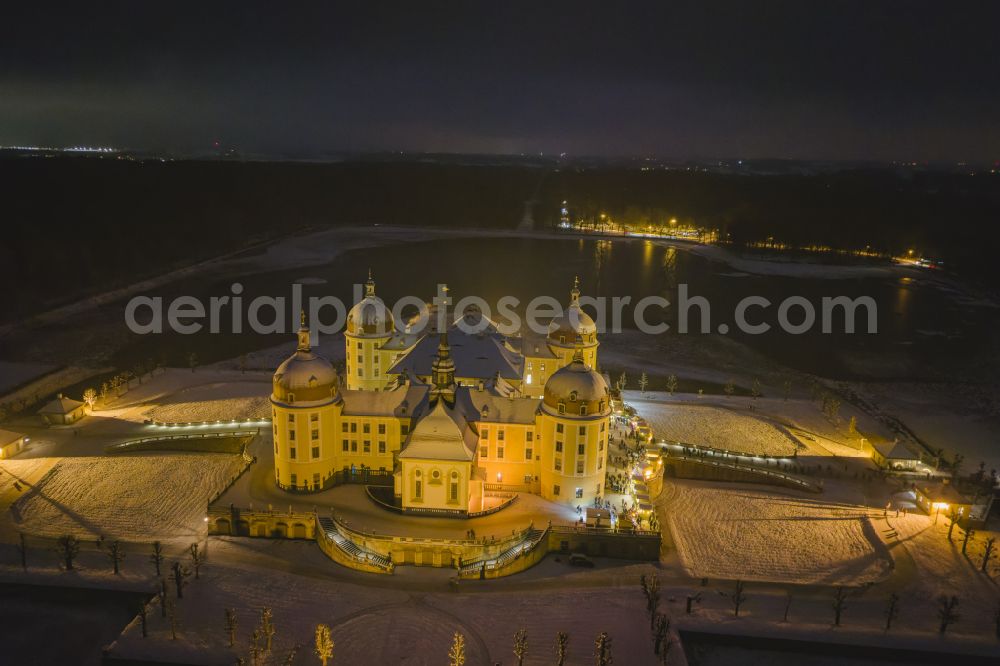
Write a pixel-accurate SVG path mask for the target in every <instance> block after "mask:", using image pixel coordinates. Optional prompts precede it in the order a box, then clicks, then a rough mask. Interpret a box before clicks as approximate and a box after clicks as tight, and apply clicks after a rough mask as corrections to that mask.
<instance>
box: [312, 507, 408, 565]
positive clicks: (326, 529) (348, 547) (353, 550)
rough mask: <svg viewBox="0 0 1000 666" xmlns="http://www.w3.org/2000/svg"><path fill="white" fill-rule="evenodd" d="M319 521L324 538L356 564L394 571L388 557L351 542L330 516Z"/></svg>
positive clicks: (321, 517) (320, 518)
mask: <svg viewBox="0 0 1000 666" xmlns="http://www.w3.org/2000/svg"><path fill="white" fill-rule="evenodd" d="M317 521H318V523H319V529H320V532H321V533H322V537H325V538H326V540H327V541H328V542H329V543H332V544H333V545H334V546H336V547H337V548H338V549H339V550H340V551H342V552H343V553H344V554H345V555H346V556H347V557H348V558H350V559H351V560H354V561H355V562H359V563H362V564H367V565H369V566H372V567H375V568H378V569H381V570H383V571H392V568H393V564H392V561H390V560H389V558H388V557H386V556H385V555H380V554H378V553H373V552H371V551H369V550H365V549H364V548H362V547H361V546H359V545H358V544H356V543H354V542H353V541H351V540H350V539H349V538H347V537H346V536H344V534H343V533H342V532H341V531H340V529H339V528H338V527H337V523H336V522H334V520H333V519H332V518H330V517H329V516H320V517H319V518H318V519H317ZM322 537H321V538H322Z"/></svg>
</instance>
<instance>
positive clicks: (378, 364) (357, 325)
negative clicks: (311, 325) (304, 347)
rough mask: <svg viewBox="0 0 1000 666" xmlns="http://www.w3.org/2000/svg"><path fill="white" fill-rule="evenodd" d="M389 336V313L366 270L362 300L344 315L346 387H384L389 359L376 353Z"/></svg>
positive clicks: (390, 331) (370, 388)
mask: <svg viewBox="0 0 1000 666" xmlns="http://www.w3.org/2000/svg"><path fill="white" fill-rule="evenodd" d="M392 333H393V321H392V313H391V312H390V311H389V308H387V307H386V305H385V303H383V302H382V299H381V298H379V297H378V296H376V295H375V280H374V279H372V274H371V271H369V272H368V281H367V282H365V297H364V298H362V299H361V300H360V301H358V302H357V303H356V304H355V305H354V307H352V308H351V310H350V311H349V312H348V313H347V327H346V328H345V329H344V344H345V347H346V349H345V352H346V357H345V358H346V363H347V366H346V373H347V376H346V377H345V381H346V383H347V388H349V389H352V390H359V389H360V390H366V391H378V390H380V389H382V388H384V387H385V385H386V381H387V378H386V374H385V373H386V371H387V370H388V369H389V367H388V366H389V361H390V356H389V355H387V354H383V353H379V350H380V349H381V348H382V345H384V344H385V343H386V342H387V341H388V340H389V338H391V337H392Z"/></svg>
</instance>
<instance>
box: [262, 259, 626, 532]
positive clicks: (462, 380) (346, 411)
mask: <svg viewBox="0 0 1000 666" xmlns="http://www.w3.org/2000/svg"><path fill="white" fill-rule="evenodd" d="M579 299H580V291H579V287H578V285H574V287H573V290H572V292H571V295H570V303H569V306H568V307H567V308H566V309H565V311H564V312H563V314H562V315H561V316H559V317H556V318H554V319H553V320H552V322H551V323H550V324H549V327H548V333H547V335H546V336H544V337H541V336H538V337H535V336H533V334H531V333H523V332H522V333H519V334H516V335H504V334H502V333H501V332H500V330H499V329H498V327H497V326H496V325H495V324H494V323H493V322H492V321H490V320H489V319H486V318H485V317H484V316H483V315H482V314H481V313H479V312H466V313H464V314H462V315H461V316H462V317H466V318H468V319H467V323H469V324H475V325H474V326H469V327H459V326H458V324H459V323H460V322H459V320H458V319H456V320H454V321H452V323H451V324H450V325H448V326H446V327H444V328H443V329H442V330H436V327H430V328H428V329H426V330H425V331H423V332H421V333H415V332H411V330H410V329H411V326H405V325H404V326H400V327H398V328H397V326H396V323H395V322H394V321H393V317H392V315H391V313H390V312H389V310H388V308H387V307H386V306H385V304H384V303H383V302H382V300H381V299H380V298H379V297H378V296H376V295H375V282H374V280H373V279H372V278H371V277H370V276H369V279H368V282H367V283H366V285H365V296H364V298H363V299H362V300H361V301H359V302H358V303H357V304H355V305H354V307H353V308H351V310H350V312H349V313H348V316H347V327H346V330H345V332H344V339H345V345H346V355H347V358H346V371H345V377H344V381H343V382H341V380H340V377H339V376H338V373H337V372H336V370H335V369H334V367H333V365H332V364H331V363H330V361H329V360H327V359H325V358H323V357H322V356H320V355H318V354H316V353H315V352H313V351H312V349H311V346H310V337H309V329H308V326H307V325H306V322H305V319H304V318H303V322H302V326H301V328H300V330H299V332H298V348H297V349H296V351H295V353H294V354H292V355H291V356H290V357H289V358H288V359H286V360H285V361H284V362H283V363H282V364H281V365H280V366H278V369H277V371H276V372H275V373H274V380H273V393H272V394H271V405H272V417H273V420H272V423H273V429H274V461H275V462H274V478H275V482H276V483H277V485H278V486H279V487H281V488H284V489H288V490H295V491H300V492H303V491H307V492H315V491H320V490H325V489H326V488H329V487H331V486H332V485H333V484H334V483H335V482H336V479H337V478H338V476H339V478H341V479H342V478H343V475H356V474H359V473H365V472H366V471H369V470H370V471H371V472H373V473H374V472H376V471H378V472H381V474H382V475H384V476H387V475H388V474H390V473H391V475H392V479H393V490H394V495H395V500H396V503H397V504H398V505H399V506H400V507H401V508H402V510H403V511H404V512H409V513H429V514H441V513H456V514H468V513H470V512H473V513H474V512H477V511H481V510H482V509H483V508H484V507H486V505H487V500H486V494H487V493H488V492H490V491H495V490H507V491H519V492H532V493H535V494H538V495H541V496H542V497H544V498H545V499H548V500H552V501H556V502H565V503H570V504H574V505H575V504H587V503H589V502H591V501H592V500H593V499H594V497H595V496H601V495H603V494H604V483H605V471H606V469H607V452H608V435H609V428H610V424H609V420H610V416H611V396H610V391H609V389H608V383H607V381H606V379H605V378H604V377H603V376H602V375H601V374H599V373H598V372H597V371H596V370H595V367H596V363H597V347H598V341H597V327H596V326H595V324H594V321H593V320H592V319H591V318H590V316H589V315H587V314H586V313H585V312H584V311H583V310H582V308H581V307H580V303H579ZM473 320H476V321H473ZM462 328H466V330H472V329H475V330H478V332H476V333H468V332H466V331H463V330H462Z"/></svg>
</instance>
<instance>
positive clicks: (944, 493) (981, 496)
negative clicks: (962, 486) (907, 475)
mask: <svg viewBox="0 0 1000 666" xmlns="http://www.w3.org/2000/svg"><path fill="white" fill-rule="evenodd" d="M914 491H915V493H916V499H917V505H918V506H919V507H920V508H921V509H923V510H924V511H926V512H927V515H929V516H933V515H935V514H943V515H945V516H949V517H951V516H954V517H955V518H956V519H958V520H959V521H960V522H961V523H966V522H967V523H968V524H969V525H971V526H972V527H982V525H983V524H984V523H985V522H986V519H987V518H988V517H989V514H990V509H991V508H992V506H993V494H992V493H982V492H980V493H974V494H972V493H966V492H962V491H961V490H959V489H958V488H956V487H955V485H954V484H953V483H950V482H949V481H948V480H947V479H945V480H942V481H929V482H927V483H918V484H916V486H914Z"/></svg>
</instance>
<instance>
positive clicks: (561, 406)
mask: <svg viewBox="0 0 1000 666" xmlns="http://www.w3.org/2000/svg"><path fill="white" fill-rule="evenodd" d="M559 413H560V414H565V413H566V403H565V402H560V403H559Z"/></svg>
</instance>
